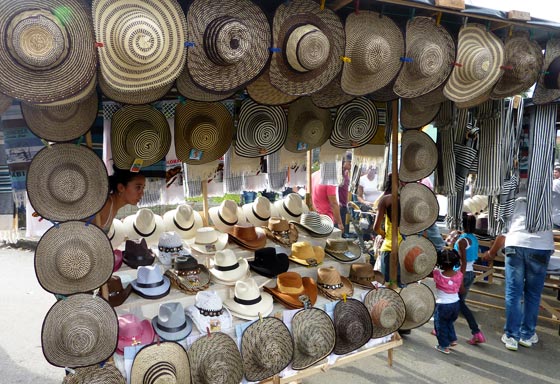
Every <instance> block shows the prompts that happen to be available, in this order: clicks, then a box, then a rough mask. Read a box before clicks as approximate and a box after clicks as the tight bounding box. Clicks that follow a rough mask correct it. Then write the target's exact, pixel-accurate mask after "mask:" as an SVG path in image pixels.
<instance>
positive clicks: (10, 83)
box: [0, 0, 97, 103]
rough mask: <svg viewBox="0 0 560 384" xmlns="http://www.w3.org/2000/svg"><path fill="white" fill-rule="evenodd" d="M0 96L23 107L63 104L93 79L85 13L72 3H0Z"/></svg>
mask: <svg viewBox="0 0 560 384" xmlns="http://www.w3.org/2000/svg"><path fill="white" fill-rule="evenodd" d="M0 15H2V17H1V18H0V30H1V31H2V35H3V37H2V39H1V41H0V92H2V93H4V94H5V95H7V96H10V97H13V98H15V99H20V100H23V101H26V102H29V103H49V102H54V101H58V100H62V99H65V98H67V97H70V96H72V95H74V94H76V93H78V92H79V91H80V90H81V89H83V88H84V87H86V86H87V85H88V83H89V82H90V80H91V79H92V77H93V76H94V75H95V70H96V65H97V55H96V53H95V49H94V48H93V47H94V43H95V40H94V36H93V31H92V30H91V28H86V26H89V25H91V17H90V13H89V9H88V7H87V6H86V5H85V4H84V3H83V2H82V1H78V0H69V1H66V0H53V1H51V0H48V1H47V0H39V1H35V0H22V1H2V2H0Z"/></svg>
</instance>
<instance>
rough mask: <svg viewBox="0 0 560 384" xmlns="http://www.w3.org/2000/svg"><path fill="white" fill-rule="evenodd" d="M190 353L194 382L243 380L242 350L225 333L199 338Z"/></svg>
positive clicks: (222, 383) (226, 383) (209, 383)
mask: <svg viewBox="0 0 560 384" xmlns="http://www.w3.org/2000/svg"><path fill="white" fill-rule="evenodd" d="M205 332H206V331H205ZM188 353H189V359H190V361H191V376H192V381H193V383H207V384H238V383H240V382H241V381H242V380H243V361H242V360H241V352H240V351H239V349H238V348H237V344H236V343H235V341H233V339H232V338H231V337H229V336H228V335H226V334H225V333H222V332H216V333H213V334H212V335H210V336H206V337H201V338H199V339H197V340H196V341H195V342H194V343H193V344H192V345H191V347H190V348H189V352H188Z"/></svg>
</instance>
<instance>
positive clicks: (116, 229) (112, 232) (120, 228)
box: [107, 219, 126, 249]
mask: <svg viewBox="0 0 560 384" xmlns="http://www.w3.org/2000/svg"><path fill="white" fill-rule="evenodd" d="M107 237H108V238H109V241H110V242H111V245H112V246H113V249H117V248H118V247H119V246H120V245H121V244H122V243H124V240H125V239H126V230H125V228H124V224H123V222H122V221H120V220H119V219H113V222H112V223H111V226H110V227H109V232H107Z"/></svg>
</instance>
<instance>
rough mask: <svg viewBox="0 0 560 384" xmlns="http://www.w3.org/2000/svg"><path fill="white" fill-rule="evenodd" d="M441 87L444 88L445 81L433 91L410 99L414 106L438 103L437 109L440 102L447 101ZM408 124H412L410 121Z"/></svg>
mask: <svg viewBox="0 0 560 384" xmlns="http://www.w3.org/2000/svg"><path fill="white" fill-rule="evenodd" d="M443 88H445V83H443V84H442V85H440V86H439V87H437V88H436V89H434V90H433V91H431V92H428V93H426V94H425V95H422V96H420V97H415V98H414V99H411V100H412V101H413V102H414V105H415V106H416V108H419V107H428V106H431V105H436V104H437V105H439V108H438V109H441V105H440V104H443V103H444V102H446V101H448V100H447V97H445V95H444V94H443ZM436 117H437V116H436ZM423 120H426V119H423ZM409 125H413V124H412V123H410V124H409Z"/></svg>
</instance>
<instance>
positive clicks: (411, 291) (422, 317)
mask: <svg viewBox="0 0 560 384" xmlns="http://www.w3.org/2000/svg"><path fill="white" fill-rule="evenodd" d="M399 294H400V296H401V298H402V299H403V301H404V306H405V308H406V316H405V320H404V323H403V325H402V326H401V327H400V328H399V329H402V330H408V329H413V328H418V327H420V326H421V325H423V324H425V323H427V322H428V321H429V320H430V318H431V317H432V315H433V314H434V310H435V308H436V300H435V298H434V294H433V293H432V290H431V289H430V288H429V287H428V286H427V285H426V284H424V283H413V284H409V285H407V286H406V287H404V288H403V289H401V291H400V293H399Z"/></svg>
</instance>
